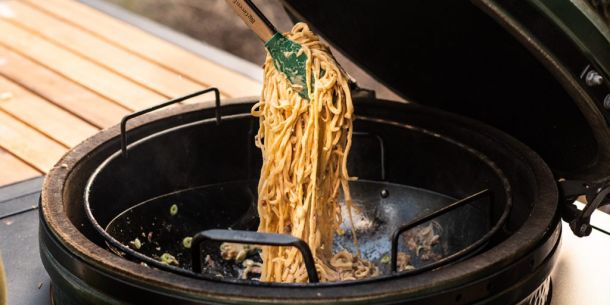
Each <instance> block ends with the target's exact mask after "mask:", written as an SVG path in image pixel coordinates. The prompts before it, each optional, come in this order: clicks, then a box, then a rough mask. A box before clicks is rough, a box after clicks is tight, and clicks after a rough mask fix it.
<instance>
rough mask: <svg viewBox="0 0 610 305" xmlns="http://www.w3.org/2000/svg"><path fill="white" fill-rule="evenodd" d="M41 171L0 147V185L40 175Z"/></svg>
mask: <svg viewBox="0 0 610 305" xmlns="http://www.w3.org/2000/svg"><path fill="white" fill-rule="evenodd" d="M40 175H41V172H39V171H37V170H36V169H34V168H33V167H31V166H29V165H27V164H26V163H24V162H23V161H21V160H19V159H17V158H15V156H13V155H11V154H10V153H9V152H8V151H6V150H4V149H2V148H0V185H5V184H10V183H15V182H19V181H22V180H25V179H29V178H33V177H36V176H40Z"/></svg>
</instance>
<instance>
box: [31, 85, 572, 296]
mask: <svg viewBox="0 0 610 305" xmlns="http://www.w3.org/2000/svg"><path fill="white" fill-rule="evenodd" d="M254 102H255V100H253V99H241V100H230V101H227V102H223V105H224V106H222V107H221V109H220V110H221V113H222V117H223V119H222V122H221V123H220V124H216V121H215V120H214V115H215V111H214V108H213V107H212V106H211V104H206V103H203V104H194V105H184V106H180V107H176V108H172V109H167V110H161V111H159V112H158V113H152V114H149V115H145V116H143V117H139V118H136V119H134V120H133V123H132V127H131V128H130V130H129V132H128V134H127V140H128V142H129V143H132V144H130V146H129V155H128V157H127V158H123V157H120V158H114V160H113V163H112V164H110V163H108V164H106V166H105V167H104V169H103V170H100V168H101V167H100V165H101V164H102V163H104V162H107V160H109V158H110V157H111V156H112V155H113V154H117V153H118V152H119V151H120V141H119V128H118V127H113V128H110V129H107V130H105V131H102V132H101V133H99V134H97V135H96V136H94V137H92V138H90V139H88V140H87V141H85V142H83V143H82V144H81V145H79V146H77V147H76V148H74V149H73V150H72V151H71V152H70V153H68V154H67V155H65V156H64V157H63V158H62V160H60V161H59V162H58V166H56V167H55V168H54V169H53V170H52V171H51V172H50V174H49V175H48V176H47V178H46V180H45V184H44V188H43V193H42V196H41V207H42V209H41V217H40V219H41V226H40V246H41V249H42V251H41V253H42V254H41V255H42V260H43V263H44V265H45V267H46V269H47V271H48V272H49V274H50V275H51V278H52V280H53V283H54V287H55V293H54V294H55V299H56V304H170V303H171V304H268V303H272V302H273V303H281V304H323V303H329V302H332V303H336V304H371V303H374V304H431V303H435V304H469V303H472V302H482V303H485V304H528V303H527V302H529V301H528V300H530V299H543V300H545V299H546V296H542V295H546V293H545V292H546V291H549V288H548V286H549V285H550V281H549V279H548V276H549V274H550V271H551V269H552V267H553V264H554V262H555V258H556V254H557V250H558V247H559V244H560V222H559V211H558V197H557V196H558V194H557V189H556V186H555V182H554V180H553V176H552V174H551V172H550V170H549V169H548V167H547V166H546V164H545V163H544V162H543V161H542V160H541V159H540V158H539V157H538V156H537V155H536V154H535V153H534V152H532V151H531V150H530V149H528V148H527V147H526V146H524V145H523V144H521V143H519V142H518V141H516V140H514V139H513V138H511V137H509V136H507V135H506V134H503V133H502V132H500V131H498V130H496V129H494V128H492V127H489V126H487V125H484V124H482V123H479V122H476V121H473V120H471V119H467V118H464V117H460V116H457V115H453V114H449V113H446V112H442V111H439V110H433V109H430V108H426V107H421V106H417V105H413V104H402V103H397V102H392V101H384V100H376V99H374V98H370V97H363V98H356V99H355V101H354V103H355V109H356V116H357V119H356V121H355V130H356V131H358V132H364V133H371V134H375V135H376V136H378V137H380V138H381V139H383V142H384V150H383V156H384V158H385V161H384V165H383V171H382V169H381V168H380V167H382V165H381V163H380V162H379V161H378V160H379V158H378V157H380V155H379V154H380V153H379V147H378V146H376V144H374V142H371V143H369V144H366V143H365V142H362V143H361V145H360V146H358V145H355V146H354V152H353V154H354V157H353V158H352V159H351V160H350V170H351V174H352V175H354V176H359V177H362V178H366V179H368V180H377V181H381V180H383V181H386V182H390V183H394V184H399V185H408V186H413V187H418V188H422V189H426V190H430V191H434V192H437V193H441V194H444V195H447V196H450V197H454V198H462V197H464V196H467V195H470V194H472V193H473V192H476V191H479V190H480V189H482V188H489V189H490V190H491V191H493V193H494V201H493V203H492V204H491V206H490V207H489V210H488V211H487V212H489V214H490V219H491V221H492V222H493V220H494V219H497V218H498V217H499V214H500V212H501V210H502V207H503V206H504V204H506V203H507V202H510V204H511V205H512V209H511V212H510V217H509V219H508V221H507V222H506V224H505V225H504V227H503V228H502V230H501V232H500V233H499V234H497V235H496V236H494V237H493V239H492V240H490V241H489V242H488V243H487V244H486V245H485V247H484V248H483V249H482V250H480V251H479V252H478V253H477V254H476V255H473V256H470V257H468V258H465V259H463V260H460V261H457V262H453V263H451V264H448V265H444V266H442V267H439V268H437V269H434V270H431V271H427V272H423V273H421V274H417V275H413V276H401V275H400V274H399V275H393V276H386V277H380V278H378V279H371V280H367V281H360V282H342V283H320V284H316V285H307V284H306V285H286V284H277V283H252V282H227V281H222V280H206V279H197V278H191V277H188V276H182V275H178V274H174V273H171V272H167V271H162V270H156V269H152V268H148V267H145V266H142V265H140V264H138V263H136V262H133V261H130V260H127V259H125V258H122V257H119V256H117V255H114V254H113V253H112V252H111V251H109V250H108V249H107V247H106V245H105V243H104V241H103V239H102V238H101V237H100V236H99V235H98V234H96V232H95V230H93V228H92V227H91V225H90V223H89V222H88V221H87V218H86V217H85V213H84V209H83V205H82V202H83V198H84V196H85V195H87V196H89V198H90V200H91V205H92V210H93V212H94V213H95V215H96V218H97V220H98V221H99V222H100V224H101V225H102V226H104V225H105V224H107V223H108V222H109V221H110V220H111V219H112V218H113V217H114V216H116V215H117V214H118V213H120V212H121V211H123V210H125V209H126V208H128V207H130V206H131V205H133V204H135V203H138V202H142V201H145V200H147V199H150V198H154V197H157V196H160V195H163V194H167V193H170V192H173V191H176V190H181V189H187V188H191V187H196V186H201V185H209V184H214V183H222V182H231V181H238V180H244V179H251V178H256V177H257V176H258V168H259V166H260V153H259V152H258V151H257V150H256V149H254V148H253V146H252V141H251V138H252V136H253V132H254V131H255V129H253V126H254V127H256V121H255V119H253V118H251V117H250V116H249V109H250V107H251V105H252V104H253V103H254ZM227 139H231V140H227ZM96 171H99V172H98V173H97V179H98V180H97V181H98V182H97V184H95V185H92V187H91V189H90V190H88V192H89V193H87V194H85V189H86V188H85V186H86V184H87V181H88V180H89V178H90V177H91V176H92V175H93V173H94V172H96ZM382 172H383V175H382ZM397 200H400V199H397ZM210 213H211V214H213V213H215V211H214V210H213V209H211V210H210ZM209 221H210V222H212V221H213V220H209ZM465 221H466V222H467V221H468V219H465ZM524 302H525V303H524ZM532 304H534V303H532Z"/></svg>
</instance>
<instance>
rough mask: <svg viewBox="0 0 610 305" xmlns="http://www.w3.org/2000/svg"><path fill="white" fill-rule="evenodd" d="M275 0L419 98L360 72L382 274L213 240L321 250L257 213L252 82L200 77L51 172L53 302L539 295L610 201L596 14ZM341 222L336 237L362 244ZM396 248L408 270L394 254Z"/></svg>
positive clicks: (361, 125) (365, 160)
mask: <svg viewBox="0 0 610 305" xmlns="http://www.w3.org/2000/svg"><path fill="white" fill-rule="evenodd" d="M284 4H285V5H286V8H287V10H288V12H289V13H290V14H291V16H292V17H294V18H295V20H304V21H306V22H308V23H310V24H311V25H312V27H313V28H315V29H316V32H318V33H320V34H321V35H322V36H324V37H325V38H327V39H328V41H330V42H331V43H332V44H333V45H334V46H335V47H337V48H338V49H340V50H342V51H343V52H344V53H345V54H347V55H348V56H350V57H351V58H352V59H353V60H354V61H355V62H356V63H359V64H360V65H361V66H362V67H363V68H365V69H366V70H367V71H369V72H370V73H371V74H372V75H374V76H375V77H377V78H378V79H379V80H380V81H382V82H383V83H385V84H386V85H388V86H389V87H391V88H393V89H394V90H395V91H396V92H398V93H400V94H401V95H403V96H404V97H406V98H407V99H408V100H409V101H413V102H412V103H400V102H394V101H388V100H381V99H377V98H376V97H375V94H374V92H371V91H367V90H363V89H359V88H357V87H354V88H353V95H354V104H355V110H356V120H355V122H354V128H355V135H354V139H353V142H354V146H353V148H352V152H351V155H350V160H349V170H350V174H351V175H352V176H356V177H358V178H359V180H358V181H355V182H353V183H352V184H351V188H352V192H353V196H354V199H355V219H356V220H355V227H356V231H357V233H358V236H359V239H360V243H361V250H362V255H363V256H364V257H365V258H367V259H369V260H371V261H373V262H375V263H376V264H377V265H378V266H379V267H380V271H381V275H380V276H379V277H374V278H368V279H365V280H356V281H345V282H337V283H322V282H318V281H317V274H316V270H315V268H313V266H312V264H309V268H308V276H309V283H307V284H282V283H264V282H259V281H257V280H256V274H255V273H252V274H244V272H243V270H242V267H241V266H240V265H239V264H235V263H231V262H227V261H224V260H223V259H222V258H221V257H220V254H219V245H220V242H223V241H225V242H226V241H230V242H234V243H245V244H266V245H282V246H294V247H297V248H298V249H299V251H300V252H301V254H302V255H303V257H304V258H305V261H306V262H307V261H308V258H310V256H311V253H310V249H309V248H308V246H307V244H305V243H304V242H302V241H300V240H298V239H296V238H292V237H290V236H286V235H270V234H259V233H256V232H255V231H256V228H257V224H258V216H257V214H256V183H257V178H258V174H259V169H260V165H261V156H260V151H259V150H258V148H256V147H255V146H254V143H253V136H254V134H255V133H256V129H257V128H258V123H257V119H256V118H253V117H252V116H251V115H250V113H249V111H250V108H251V106H252V105H253V104H254V103H255V102H256V99H255V98H244V99H234V100H228V101H225V100H223V101H220V99H219V92H218V91H217V90H215V89H209V90H204V91H201V92H197V93H194V94H191V95H188V96H185V97H183V98H179V99H176V100H172V101H170V102H167V103H165V104H162V105H160V106H158V107H155V108H151V109H147V110H145V111H142V112H138V113H135V114H132V115H130V116H127V117H126V118H124V120H123V122H122V124H120V126H115V127H114V128H110V129H108V130H104V131H102V132H100V133H99V134H97V135H95V136H93V137H92V138H90V139H88V140H86V141H85V142H83V143H82V144H80V145H79V146H77V147H76V148H74V149H73V150H72V151H71V152H69V153H68V154H67V155H65V156H64V157H63V158H62V159H61V160H60V161H59V162H58V164H57V166H56V167H55V168H54V169H53V170H52V171H51V172H50V173H49V175H48V176H47V178H46V180H45V184H44V189H43V192H42V197H41V207H42V208H41V214H40V219H41V227H40V246H41V249H42V251H41V253H42V254H41V256H42V260H43V263H44V265H45V268H46V269H47V271H48V272H49V275H50V276H51V279H52V281H53V284H54V286H53V293H52V295H53V301H54V303H55V304H269V303H282V304H328V303H336V304H473V303H476V304H548V303H549V302H550V300H551V297H552V279H551V278H550V276H549V275H550V272H551V270H552V268H553V266H554V263H555V261H556V258H557V254H558V248H559V247H560V240H561V236H560V235H561V226H560V224H561V222H560V219H561V218H562V217H563V219H564V220H566V221H567V222H569V223H570V227H571V229H572V230H573V231H574V233H575V234H576V235H578V236H586V235H588V234H589V233H590V231H591V225H590V224H589V219H590V215H591V213H592V212H593V211H594V210H595V209H596V208H597V207H598V206H601V205H604V204H607V203H608V200H607V199H608V198H607V194H608V192H609V191H610V188H609V186H610V184H609V182H608V181H609V180H608V176H609V174H610V129H609V128H608V124H607V119H608V112H607V110H606V108H610V95H609V94H610V83H609V82H608V77H609V71H610V58H609V56H610V46H609V44H608V41H609V40H610V36H609V35H610V32H609V31H608V28H607V27H606V28H605V29H604V28H603V23H602V21H601V18H600V16H598V15H596V14H595V12H593V11H592V10H590V8H589V7H587V6H586V4H585V3H581V2H580V1H572V2H568V1H556V3H555V2H551V1H536V0H530V1H491V0H476V1H472V2H465V1H446V2H445V3H442V5H441V4H439V3H438V2H433V1H432V2H431V1H415V2H413V1H411V2H409V4H408V5H404V6H405V7H402V6H403V5H401V7H398V6H396V4H395V3H394V2H389V1H388V2H387V3H374V4H373V3H364V1H352V2H350V5H349V8H346V7H344V6H343V5H342V4H341V3H339V2H337V1H322V0H315V1H313V0H310V1H293V0H287V1H286V2H285V3H284ZM346 9H348V11H345V10H346ZM385 41H397V42H398V41H400V42H401V43H396V44H393V45H392V46H391V47H389V48H383V49H381V48H379V46H380V45H386V44H385V43H382V42H385ZM398 59H400V60H398ZM202 73H205V72H204V71H202ZM212 93H214V95H215V103H197V104H184V105H181V106H179V107H171V108H167V109H160V108H162V107H165V106H167V105H170V104H174V103H177V102H180V101H183V100H186V99H189V98H192V97H195V96H197V95H201V94H210V95H212ZM153 110H158V111H155V112H152V111H153ZM149 112H151V113H149ZM492 126H493V127H492ZM126 127H129V128H126ZM523 143H525V144H523ZM580 195H586V196H587V199H588V204H587V205H586V207H585V209H584V210H582V211H581V210H578V209H576V207H575V206H574V205H572V202H573V201H574V200H575V198H576V197H578V196H580ZM344 214H345V213H344ZM347 223H348V222H346V224H345V225H344V229H345V231H346V233H345V234H344V235H341V236H337V238H336V242H335V245H334V247H335V249H342V248H347V249H349V250H352V251H353V250H354V249H353V245H352V243H351V236H350V233H349V228H348V227H347ZM184 237H194V238H193V240H192V243H191V247H190V248H188V247H187V246H185V245H184V244H183V239H184ZM136 239H138V241H137V242H136ZM431 239H433V240H431ZM136 244H137V245H136ZM401 252H405V253H407V254H409V255H410V256H411V261H410V263H411V265H412V266H413V267H414V269H413V268H407V269H406V270H405V269H402V268H400V266H398V265H399V264H398V258H399V256H400V255H399V253H401ZM165 253H169V254H171V255H172V257H173V258H175V260H176V261H165V262H164V263H162V262H161V261H162V260H163V258H162V257H163V254H165ZM247 258H249V259H252V260H256V254H255V253H250V254H248V256H247Z"/></svg>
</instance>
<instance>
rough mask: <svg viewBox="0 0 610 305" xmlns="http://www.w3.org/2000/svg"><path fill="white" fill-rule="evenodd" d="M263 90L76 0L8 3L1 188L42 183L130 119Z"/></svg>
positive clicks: (0, 95)
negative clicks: (210, 91)
mask: <svg viewBox="0 0 610 305" xmlns="http://www.w3.org/2000/svg"><path fill="white" fill-rule="evenodd" d="M206 87H217V88H219V89H220V91H221V92H222V95H223V97H237V96H249V95H258V94H259V92H260V84H259V83H258V82H257V81H255V80H253V79H250V78H248V77H246V76H244V75H242V74H239V73H237V72H235V71H231V70H229V69H227V68H225V67H223V66H220V65H218V64H217V63H214V62H212V61H210V60H207V59H205V58H202V57H200V56H198V55H195V54H194V53H191V52H189V51H187V50H185V49H182V48H180V47H178V46H176V45H174V44H172V43H169V42H167V41H165V40H162V39H160V38H157V37H155V36H152V35H150V34H148V33H146V32H144V31H143V30H140V29H138V28H136V27H134V26H131V25H129V24H127V23H125V22H123V21H120V20H117V19H115V18H113V17H111V16H109V15H105V14H103V13H101V12H99V11H96V10H95V9H92V8H90V7H88V6H85V5H83V4H81V3H78V2H76V1H73V0H9V1H0V185H5V184H9V183H13V182H17V181H20V180H24V179H27V178H31V177H35V176H38V175H42V174H44V173H46V172H47V170H48V169H50V168H51V167H52V165H53V164H54V163H55V162H56V161H57V160H58V159H59V158H60V157H61V156H62V155H63V154H64V153H65V152H66V151H68V150H69V149H70V148H71V147H73V146H75V145H77V144H78V143H80V142H81V141H82V140H84V139H85V138H87V137H89V136H91V135H93V134H94V133H96V132H97V131H98V130H100V129H103V128H106V127H109V126H112V125H114V124H116V123H118V122H119V121H120V119H121V117H122V116H124V115H125V114H127V113H129V112H132V111H134V110H137V109H141V108H144V107H148V106H152V105H155V104H158V103H160V102H162V101H165V100H167V99H169V98H172V97H176V96H180V95H184V94H186V93H190V92H193V91H195V90H199V89H202V88H206Z"/></svg>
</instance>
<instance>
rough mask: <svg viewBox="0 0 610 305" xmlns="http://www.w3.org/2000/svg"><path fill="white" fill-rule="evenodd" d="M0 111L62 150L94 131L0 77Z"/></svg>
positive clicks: (89, 126)
mask: <svg viewBox="0 0 610 305" xmlns="http://www.w3.org/2000/svg"><path fill="white" fill-rule="evenodd" d="M0 97H2V98H1V99H0V110H2V111H5V112H7V113H9V114H11V115H12V116H14V117H16V118H17V119H19V120H21V121H23V122H24V123H26V124H27V125H29V126H32V127H33V128H34V129H36V130H38V131H40V132H42V133H44V134H45V135H47V136H48V137H49V138H52V139H55V140H56V141H57V142H59V143H61V144H63V145H65V146H66V147H72V146H76V145H77V144H78V143H80V142H81V141H83V140H84V139H86V138H88V137H90V136H92V135H94V134H95V133H97V131H98V129H97V128H96V127H94V126H92V125H90V124H89V123H87V122H85V121H83V120H81V119H79V118H77V117H75V116H74V115H72V114H70V113H68V112H66V111H65V110H63V109H61V108H59V107H57V106H55V105H53V104H51V103H49V102H48V101H46V100H44V99H42V98H40V97H38V96H36V95H34V94H32V93H31V92H29V91H27V90H26V89H24V88H23V87H20V86H18V85H16V84H15V83H13V82H11V81H9V80H8V79H6V78H4V77H2V76H0Z"/></svg>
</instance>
